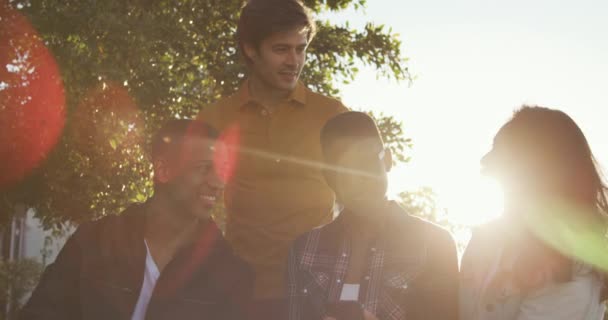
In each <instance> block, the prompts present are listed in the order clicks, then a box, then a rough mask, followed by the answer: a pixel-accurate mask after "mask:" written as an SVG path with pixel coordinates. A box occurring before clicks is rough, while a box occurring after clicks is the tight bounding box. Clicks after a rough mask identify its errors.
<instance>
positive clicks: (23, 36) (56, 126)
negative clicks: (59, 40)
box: [0, 1, 65, 189]
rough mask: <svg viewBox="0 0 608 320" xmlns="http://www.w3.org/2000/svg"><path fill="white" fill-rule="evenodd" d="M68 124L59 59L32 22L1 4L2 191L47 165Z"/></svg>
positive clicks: (5, 3)
mask: <svg viewBox="0 0 608 320" xmlns="http://www.w3.org/2000/svg"><path fill="white" fill-rule="evenodd" d="M64 124H65V94H64V88H63V82H62V79H61V75H60V73H59V68H58V67H57V64H56V62H55V59H54V58H53V56H52V54H51V53H50V51H49V50H48V49H47V48H46V46H45V45H44V43H43V41H42V39H41V38H40V37H39V36H38V33H37V32H36V30H34V28H33V27H32V25H31V24H30V23H29V22H28V20H27V19H26V18H25V17H24V16H23V15H21V14H20V13H19V12H17V11H16V10H14V9H13V8H11V7H10V6H9V4H8V3H7V2H5V1H0V189H3V188H5V187H10V186H11V185H13V184H15V183H18V182H19V181H21V180H22V179H23V178H25V177H26V176H27V175H28V174H29V173H31V171H32V170H33V169H35V168H36V167H38V166H39V165H40V164H41V163H42V162H43V160H44V159H45V158H46V157H47V156H48V154H49V152H50V151H51V150H52V149H53V147H54V146H55V145H56V144H57V141H58V140H59V137H60V135H61V132H62V130H63V126H64Z"/></svg>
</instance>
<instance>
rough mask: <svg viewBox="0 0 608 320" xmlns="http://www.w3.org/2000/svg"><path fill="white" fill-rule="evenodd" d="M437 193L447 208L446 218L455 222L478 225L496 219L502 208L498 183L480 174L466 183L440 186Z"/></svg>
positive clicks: (502, 202)
mask: <svg viewBox="0 0 608 320" xmlns="http://www.w3.org/2000/svg"><path fill="white" fill-rule="evenodd" d="M438 194H439V198H440V201H441V202H442V203H443V205H444V206H445V207H446V208H447V210H448V219H449V220H450V221H451V222H453V223H456V224H461V225H466V226H475V225H480V224H483V223H486V222H488V221H491V220H493V219H496V218H497V217H498V216H500V214H501V213H502V210H503V205H504V200H503V194H502V190H501V189H500V185H499V184H498V182H496V181H495V180H493V179H490V178H487V177H483V176H481V175H478V176H477V177H474V178H472V179H470V180H469V181H467V182H466V183H462V184H459V185H453V186H448V187H447V188H442V190H441V191H440V192H439V193H438Z"/></svg>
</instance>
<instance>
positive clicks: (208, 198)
mask: <svg viewBox="0 0 608 320" xmlns="http://www.w3.org/2000/svg"><path fill="white" fill-rule="evenodd" d="M201 198H203V199H205V200H207V201H215V197H214V196H205V195H202V196H201Z"/></svg>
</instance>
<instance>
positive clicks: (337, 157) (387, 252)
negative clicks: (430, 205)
mask: <svg viewBox="0 0 608 320" xmlns="http://www.w3.org/2000/svg"><path fill="white" fill-rule="evenodd" d="M321 146H322V148H323V154H324V157H325V162H326V166H325V169H324V174H325V178H326V180H327V183H328V184H329V186H330V187H331V188H332V189H333V190H334V191H335V193H336V197H337V199H338V201H339V202H340V203H341V204H342V205H343V206H344V208H343V210H342V211H341V213H340V215H339V217H338V218H336V219H335V220H334V221H333V222H331V223H329V224H328V225H325V226H323V227H320V228H317V229H314V230H312V231H310V232H308V233H306V234H304V235H302V236H300V237H299V238H298V239H297V240H296V241H295V242H294V243H293V245H292V247H291V250H290V253H289V258H288V274H287V276H288V280H287V281H288V283H287V296H288V307H289V318H288V319H289V320H329V319H336V320H351V319H365V320H376V319H379V320H389V319H390V320H392V319H394V320H397V319H407V320H410V319H457V315H458V310H457V308H458V306H457V301H458V298H457V294H458V258H457V254H456V246H455V243H454V241H453V239H452V237H451V235H450V234H449V232H447V231H446V230H444V229H442V228H440V227H438V226H436V225H434V224H432V223H429V222H426V221H424V220H421V219H418V218H415V217H413V216H410V215H408V214H407V213H406V212H405V211H404V210H403V209H402V208H401V207H399V205H398V204H397V203H395V202H393V201H389V200H388V199H387V198H386V190H387V175H386V173H387V172H388V171H389V170H390V167H391V164H392V159H391V154H390V151H389V150H388V149H385V148H384V144H383V142H382V138H381V136H380V133H379V131H378V128H377V126H376V124H375V123H374V121H373V119H372V118H370V117H369V116H367V115H366V114H365V113H361V112H347V113H343V114H340V115H337V116H336V117H334V118H333V119H331V120H329V121H328V122H327V124H326V125H325V126H324V128H323V130H322V131H321Z"/></svg>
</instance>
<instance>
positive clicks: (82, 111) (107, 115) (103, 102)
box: [71, 82, 143, 161]
mask: <svg viewBox="0 0 608 320" xmlns="http://www.w3.org/2000/svg"><path fill="white" fill-rule="evenodd" d="M71 120H72V124H71V133H72V137H73V138H74V143H75V145H76V146H77V148H78V150H80V151H81V152H83V153H85V154H87V155H91V156H94V157H95V158H98V159H100V160H103V161H106V160H108V159H106V158H105V156H108V155H110V154H113V153H116V152H119V151H120V150H121V149H123V148H129V147H133V146H136V145H137V144H139V143H140V142H141V138H142V130H143V120H142V117H141V114H140V111H139V109H138V108H137V104H136V103H135V101H134V100H133V98H132V97H131V96H130V95H129V92H128V90H127V89H126V88H125V87H124V86H122V85H120V84H116V83H111V82H108V83H106V82H103V83H101V84H99V85H98V86H96V87H94V88H92V89H90V90H89V92H87V94H86V95H85V96H84V98H83V99H82V100H81V101H80V104H79V105H78V107H77V108H76V110H75V112H74V115H73V117H72V119H71Z"/></svg>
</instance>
